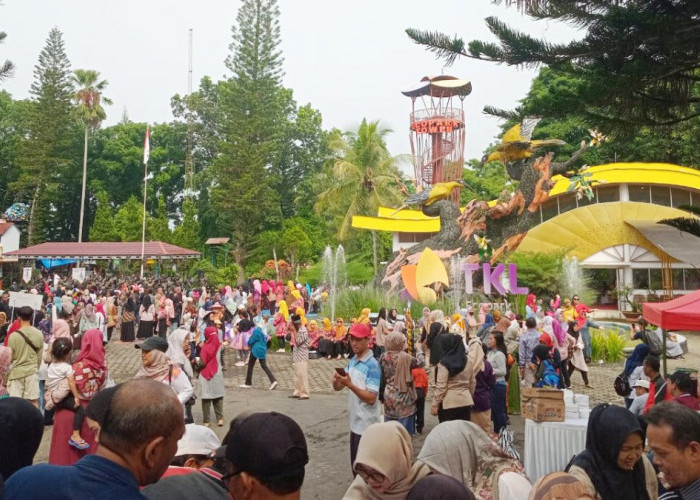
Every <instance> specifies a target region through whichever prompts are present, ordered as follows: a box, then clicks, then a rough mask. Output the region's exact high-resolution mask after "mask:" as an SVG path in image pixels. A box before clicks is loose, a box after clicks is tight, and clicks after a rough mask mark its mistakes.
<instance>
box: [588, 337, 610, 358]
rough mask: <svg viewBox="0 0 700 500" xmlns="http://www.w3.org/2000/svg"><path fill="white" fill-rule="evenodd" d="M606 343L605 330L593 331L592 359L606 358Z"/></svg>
mask: <svg viewBox="0 0 700 500" xmlns="http://www.w3.org/2000/svg"><path fill="white" fill-rule="evenodd" d="M606 344H607V339H606V337H605V334H604V333H603V332H601V331H595V332H592V333H591V359H592V360H593V361H600V360H601V359H605V351H606V348H605V346H606Z"/></svg>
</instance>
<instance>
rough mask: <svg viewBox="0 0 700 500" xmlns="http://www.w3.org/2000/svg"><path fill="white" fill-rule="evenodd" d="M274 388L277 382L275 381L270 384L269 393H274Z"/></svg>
mask: <svg viewBox="0 0 700 500" xmlns="http://www.w3.org/2000/svg"><path fill="white" fill-rule="evenodd" d="M276 387H277V381H276V380H275V381H274V382H272V383H271V384H270V390H271V391H274V390H275V388H276Z"/></svg>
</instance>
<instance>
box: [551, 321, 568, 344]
mask: <svg viewBox="0 0 700 500" xmlns="http://www.w3.org/2000/svg"><path fill="white" fill-rule="evenodd" d="M552 332H554V336H555V337H556V338H557V342H559V345H564V344H565V343H566V332H565V331H564V330H563V329H562V327H561V323H559V321H556V320H554V321H552Z"/></svg>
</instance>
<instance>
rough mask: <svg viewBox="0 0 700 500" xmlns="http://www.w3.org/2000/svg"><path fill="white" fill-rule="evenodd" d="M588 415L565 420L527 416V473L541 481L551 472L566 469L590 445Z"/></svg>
mask: <svg viewBox="0 0 700 500" xmlns="http://www.w3.org/2000/svg"><path fill="white" fill-rule="evenodd" d="M587 427H588V419H567V420H566V421H564V422H539V423H538V422H534V421H532V420H530V419H526V420H525V461H524V465H525V473H526V474H527V475H528V477H529V478H530V481H532V482H533V484H534V482H535V481H537V480H538V479H539V478H541V477H542V476H545V475H547V474H549V473H550V472H556V471H563V470H564V467H566V464H568V463H569V460H571V458H572V457H573V456H574V455H576V454H578V453H580V452H582V451H583V450H584V448H585V447H586V428H587Z"/></svg>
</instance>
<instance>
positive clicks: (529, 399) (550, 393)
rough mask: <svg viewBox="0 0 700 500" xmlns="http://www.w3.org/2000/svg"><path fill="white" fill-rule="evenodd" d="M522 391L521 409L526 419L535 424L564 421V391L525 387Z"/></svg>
mask: <svg viewBox="0 0 700 500" xmlns="http://www.w3.org/2000/svg"><path fill="white" fill-rule="evenodd" d="M520 391H521V392H520V395H521V403H520V408H521V411H522V414H523V417H524V418H529V419H530V420H534V421H535V422H563V421H564V415H565V411H566V407H565V405H564V391H560V390H558V389H535V388H533V387H524V388H522V389H521V390H520Z"/></svg>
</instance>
